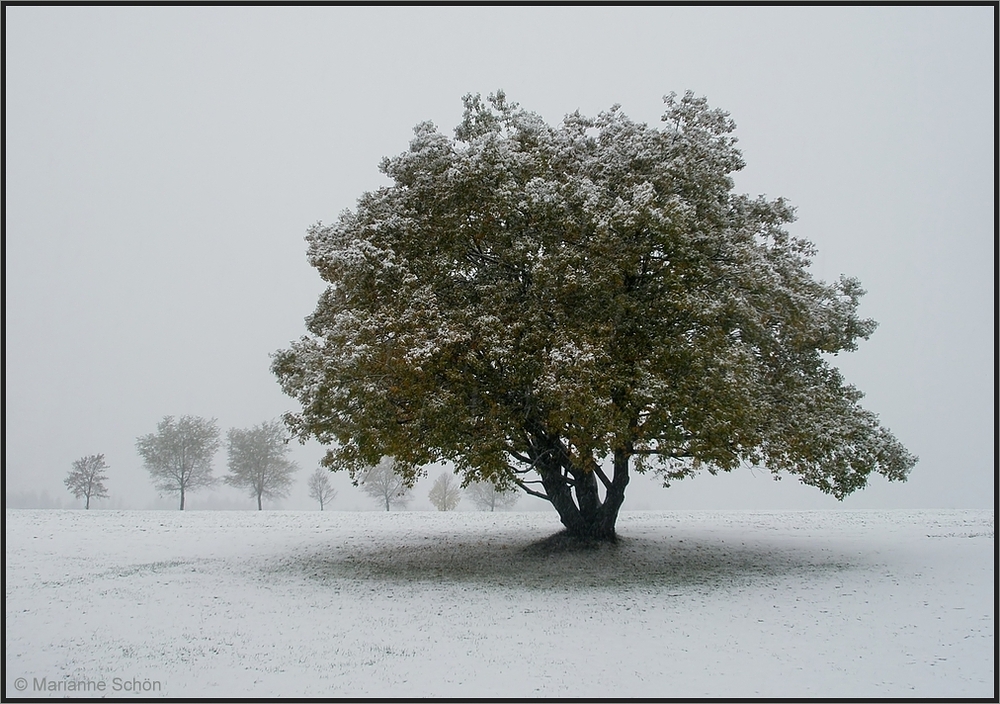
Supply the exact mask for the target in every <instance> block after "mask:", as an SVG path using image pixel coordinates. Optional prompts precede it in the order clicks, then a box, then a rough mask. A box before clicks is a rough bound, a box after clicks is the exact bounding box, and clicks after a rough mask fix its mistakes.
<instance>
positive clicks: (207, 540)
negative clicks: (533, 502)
mask: <svg viewBox="0 0 1000 704" xmlns="http://www.w3.org/2000/svg"><path fill="white" fill-rule="evenodd" d="M558 528H559V525H558V521H557V518H556V516H555V514H554V513H552V514H548V513H538V512H525V513H495V514H490V513H471V512H461V513H437V512H417V511H411V512H399V513H396V512H393V513H384V512H357V513H355V512H324V513H320V512H268V511H265V512H260V513H258V512H256V511H246V512H236V511H188V512H183V513H182V512H179V511H82V510H75V511H55V510H49V511H42V510H15V509H8V510H7V511H6V528H5V532H6V555H5V557H6V566H5V599H6V623H5V628H6V633H5V638H6V650H5V692H6V696H7V697H17V696H32V697H38V696H58V697H63V696H73V695H74V694H79V691H73V690H72V689H71V687H73V686H78V687H91V688H95V687H99V686H102V685H101V684H100V683H102V682H103V687H104V689H103V690H100V691H99V695H103V696H116V695H122V696H133V697H134V696H136V695H137V694H138V695H142V694H143V690H146V691H145V694H146V695H148V696H170V697H173V696H180V697H220V696H265V697H270V696H285V697H310V696H342V697H349V696H398V697H419V696H439V697H534V696H550V697H551V696H561V697H577V696H590V697H679V698H697V697H705V696H710V697H758V696H759V697H818V696H822V697H994V696H996V690H995V685H994V675H995V665H994V657H995V641H994V613H995V612H994V607H995V591H994V519H993V512H992V511H973V510H969V511H802V512H792V511H784V512H738V511H732V512H707V511H690V512H681V511H658V512H642V511H639V512H626V513H623V514H622V516H621V519H620V522H619V533H620V535H621V542H620V543H619V544H618V545H617V546H615V547H603V548H600V549H598V550H595V551H591V552H584V553H581V552H572V553H567V552H555V553H552V552H547V551H545V550H542V549H541V548H540V547H538V546H537V545H535V543H537V541H539V540H541V539H543V538H546V537H547V536H549V535H551V534H553V533H554V532H556V530H557V529H558ZM18 678H23V679H18ZM43 678H44V679H45V682H44V683H42V681H41V680H42V679H43ZM53 683H56V685H55V686H56V687H58V688H59V689H57V690H55V691H38V685H41V686H44V687H53ZM70 683H76V685H73V684H70ZM22 686H24V687H26V689H24V690H23V691H22V690H20V689H18V687H22ZM94 693H95V692H94V690H93V689H92V690H91V692H90V694H89V695H87V696H94Z"/></svg>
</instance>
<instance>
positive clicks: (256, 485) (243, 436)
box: [223, 421, 298, 511]
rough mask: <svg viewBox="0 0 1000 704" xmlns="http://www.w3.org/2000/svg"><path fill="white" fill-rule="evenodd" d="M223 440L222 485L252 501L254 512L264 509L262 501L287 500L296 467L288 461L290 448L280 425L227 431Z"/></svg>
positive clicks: (272, 422) (271, 422) (270, 422)
mask: <svg viewBox="0 0 1000 704" xmlns="http://www.w3.org/2000/svg"><path fill="white" fill-rule="evenodd" d="M226 440H227V441H228V447H227V450H228V454H229V464H228V466H229V474H227V475H226V476H225V477H223V481H225V482H226V484H229V485H230V486H235V487H238V488H241V489H244V490H246V491H247V492H248V493H249V494H250V496H251V497H253V498H256V499H257V510H258V511H260V510H262V509H263V508H264V506H263V499H264V498H268V499H277V498H282V497H285V496H288V490H289V488H290V487H291V485H292V475H293V474H294V473H295V472H296V470H298V466H297V465H296V464H295V463H294V462H292V461H291V460H289V459H288V453H289V451H290V449H291V448H289V447H288V442H287V438H286V436H285V429H284V428H283V427H282V424H281V423H280V422H277V421H265V422H264V423H261V424H260V425H255V426H254V427H252V428H246V429H241V428H230V430H229V432H228V433H227V434H226Z"/></svg>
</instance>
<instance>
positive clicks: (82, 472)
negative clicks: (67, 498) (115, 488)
mask: <svg viewBox="0 0 1000 704" xmlns="http://www.w3.org/2000/svg"><path fill="white" fill-rule="evenodd" d="M105 469H108V465H106V464H104V455H87V456H86V457H81V458H80V459H78V460H76V461H75V462H73V469H71V470H70V472H69V475H68V476H67V477H66V478H65V479H64V480H63V483H64V484H66V488H67V489H69V490H70V493H72V494H73V496H75V497H76V498H78V499H80V498H85V499H86V503H85V505H84V508H90V500H91V499H106V498H108V489H107V487H105V486H104V482H106V481H107V480H108V475H107V474H105V472H104V470H105Z"/></svg>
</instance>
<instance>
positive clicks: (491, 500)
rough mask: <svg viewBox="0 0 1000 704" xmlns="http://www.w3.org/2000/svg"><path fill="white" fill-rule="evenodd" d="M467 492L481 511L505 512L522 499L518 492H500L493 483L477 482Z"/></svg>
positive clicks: (511, 490) (512, 490)
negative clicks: (498, 510)
mask: <svg viewBox="0 0 1000 704" xmlns="http://www.w3.org/2000/svg"><path fill="white" fill-rule="evenodd" d="M466 491H467V492H468V494H469V498H471V499H472V503H474V504H475V505H476V508H478V509H479V510H480V511H496V510H497V509H500V510H501V511H503V510H505V509H508V508H510V507H511V506H513V505H514V504H516V503H517V500H518V499H519V498H521V495H520V494H518V493H517V491H516V490H514V489H510V490H507V491H500V490H498V489H497V488H496V487H495V486H493V484H492V483H491V482H475V483H474V484H470V485H469V488H468V489H466Z"/></svg>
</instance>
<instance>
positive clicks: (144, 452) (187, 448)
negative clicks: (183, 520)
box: [135, 416, 221, 511]
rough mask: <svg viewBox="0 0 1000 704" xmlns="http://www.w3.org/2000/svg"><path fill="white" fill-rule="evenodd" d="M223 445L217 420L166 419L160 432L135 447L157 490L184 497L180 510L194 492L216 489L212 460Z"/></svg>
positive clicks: (161, 425) (159, 425)
mask: <svg viewBox="0 0 1000 704" xmlns="http://www.w3.org/2000/svg"><path fill="white" fill-rule="evenodd" d="M220 445H221V441H220V440H219V426H218V424H217V423H216V421H215V419H214V418H213V419H212V420H207V419H205V418H199V417H198V416H181V417H180V418H178V419H176V420H175V419H174V417H173V416H164V417H163V420H161V421H160V422H159V423H157V425H156V432H155V433H149V434H148V435H143V436H141V437H139V438H137V439H136V442H135V446H136V450H137V451H138V452H139V455H140V456H142V459H143V462H144V464H145V465H146V469H147V471H149V474H150V477H151V478H152V479H153V482H154V483H155V485H156V488H157V489H159V490H160V491H162V492H170V493H173V492H177V493H178V494H179V495H180V510H181V511H183V510H184V500H185V497H186V496H187V494H188V492H190V491H192V490H193V489H199V488H202V487H208V486H213V485H214V484H215V483H216V479H215V477H213V476H212V459H213V458H214V457H215V453H216V452H217V451H218V449H219V447H220Z"/></svg>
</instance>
